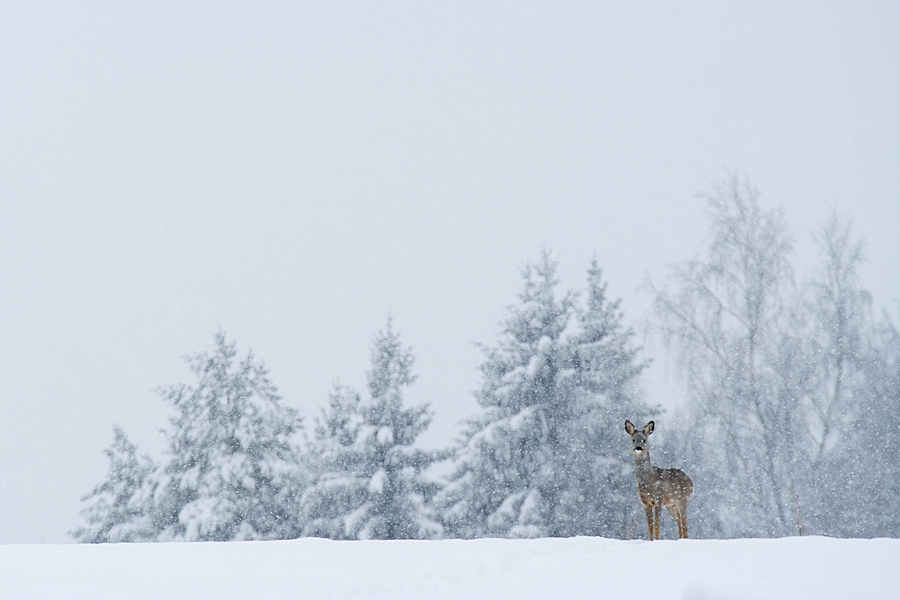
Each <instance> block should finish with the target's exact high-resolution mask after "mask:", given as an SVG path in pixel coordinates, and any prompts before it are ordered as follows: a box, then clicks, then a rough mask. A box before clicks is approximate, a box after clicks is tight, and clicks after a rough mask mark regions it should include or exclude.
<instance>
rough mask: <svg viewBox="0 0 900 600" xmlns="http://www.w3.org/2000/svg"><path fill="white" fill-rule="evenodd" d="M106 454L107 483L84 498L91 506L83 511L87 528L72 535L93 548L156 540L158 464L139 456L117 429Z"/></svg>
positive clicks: (123, 434) (148, 458) (122, 432)
mask: <svg viewBox="0 0 900 600" xmlns="http://www.w3.org/2000/svg"><path fill="white" fill-rule="evenodd" d="M103 453H104V454H106V456H107V457H108V458H109V472H108V473H107V475H106V480H105V481H104V482H103V483H101V484H100V485H98V486H97V487H95V488H94V489H93V491H92V492H91V493H90V494H88V495H87V496H85V497H84V498H82V502H89V503H90V504H88V506H86V507H85V508H84V509H83V510H82V511H81V515H82V516H83V517H84V520H85V521H86V522H87V525H86V526H84V527H79V528H78V529H75V530H74V531H72V532H71V533H70V535H72V537H74V538H75V539H77V540H78V541H79V542H82V543H92V544H97V543H106V542H140V541H149V540H151V539H153V537H154V535H155V531H154V526H153V523H152V520H151V519H152V513H153V510H152V509H153V493H154V491H155V486H156V482H155V479H154V473H155V472H156V470H157V466H156V464H155V463H154V462H153V460H152V459H151V458H150V457H148V456H138V454H137V447H136V446H135V445H134V444H132V443H131V442H130V441H129V440H128V437H127V436H126V435H125V432H124V431H122V429H121V428H120V427H119V426H115V427H113V442H112V444H111V445H110V446H109V448H107V449H106V450H104V451H103Z"/></svg>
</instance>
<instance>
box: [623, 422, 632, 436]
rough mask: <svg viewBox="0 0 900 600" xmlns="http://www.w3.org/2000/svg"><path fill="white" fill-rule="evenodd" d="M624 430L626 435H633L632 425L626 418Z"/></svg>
mask: <svg viewBox="0 0 900 600" xmlns="http://www.w3.org/2000/svg"><path fill="white" fill-rule="evenodd" d="M625 431H626V432H627V433H628V435H634V425H632V423H631V421H629V420H628V419H625Z"/></svg>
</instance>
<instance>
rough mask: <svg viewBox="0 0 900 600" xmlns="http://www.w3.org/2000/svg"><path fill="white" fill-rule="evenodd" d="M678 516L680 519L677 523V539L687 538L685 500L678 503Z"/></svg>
mask: <svg viewBox="0 0 900 600" xmlns="http://www.w3.org/2000/svg"><path fill="white" fill-rule="evenodd" d="M678 516H680V517H681V520H680V521H678V537H679V538H687V536H688V532H687V498H684V499H682V500H679V501H678Z"/></svg>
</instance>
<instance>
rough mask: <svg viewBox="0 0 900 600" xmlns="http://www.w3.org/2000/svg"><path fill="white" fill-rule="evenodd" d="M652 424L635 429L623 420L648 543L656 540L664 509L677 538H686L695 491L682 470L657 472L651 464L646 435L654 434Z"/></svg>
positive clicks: (658, 469)
mask: <svg viewBox="0 0 900 600" xmlns="http://www.w3.org/2000/svg"><path fill="white" fill-rule="evenodd" d="M653 427H654V425H653V421H650V422H649V423H647V425H646V426H645V427H644V429H642V430H641V429H636V428H635V427H634V425H632V424H631V421H625V431H627V432H628V435H630V436H631V453H632V454H634V474H635V475H637V484H638V498H640V500H641V504H643V505H644V511H645V512H646V513H647V531H648V532H649V534H650V539H651V540H654V539H656V540H658V539H659V518H660V513H661V511H662V507H663V506H665V507H666V508H667V509H668V511H669V514H671V515H672V518H673V519H675V522H676V523H677V524H678V538H679V539H681V538H686V537H687V536H688V529H687V501H688V496H690V495H691V493H692V492H693V491H694V483H693V482H692V481H691V478H690V477H688V476H687V473H685V472H684V471H682V470H681V469H660V468H658V467H654V466H653V465H651V464H650V447H649V446H648V445H647V436H649V435H650V434H651V433H653Z"/></svg>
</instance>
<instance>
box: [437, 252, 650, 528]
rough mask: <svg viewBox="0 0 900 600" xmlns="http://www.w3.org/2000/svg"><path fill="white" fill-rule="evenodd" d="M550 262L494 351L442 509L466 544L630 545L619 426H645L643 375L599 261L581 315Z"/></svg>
mask: <svg viewBox="0 0 900 600" xmlns="http://www.w3.org/2000/svg"><path fill="white" fill-rule="evenodd" d="M556 271H557V262H556V261H555V260H554V259H552V257H551V255H550V253H549V252H548V251H546V250H545V251H544V252H543V253H542V256H541V259H540V261H538V262H537V263H534V264H528V265H526V267H525V268H524V270H523V280H524V281H523V288H522V291H521V292H520V294H519V304H517V305H514V306H511V307H510V308H509V309H508V314H507V317H506V319H505V321H504V323H503V331H502V332H501V334H500V338H499V340H498V343H497V345H496V346H494V347H487V348H485V349H484V352H485V361H484V362H483V363H482V365H481V372H482V378H483V379H482V385H481V389H480V390H478V392H476V399H477V400H478V403H479V404H480V405H481V407H482V412H481V413H480V414H478V415H476V416H474V417H472V418H471V419H470V420H469V421H468V423H467V428H466V429H465V431H464V432H463V437H462V439H461V441H460V446H459V448H458V452H457V462H456V465H455V471H454V473H453V475H452V477H451V481H450V483H449V485H448V486H447V488H446V489H445V490H444V492H443V493H442V495H441V498H440V505H441V507H442V508H443V509H444V511H443V516H444V520H445V523H446V526H447V529H448V531H449V532H450V533H451V534H452V535H456V536H460V537H466V538H470V537H482V536H486V535H497V536H511V537H535V536H570V535H591V534H604V535H616V534H618V535H624V526H625V521H626V517H625V513H626V512H627V510H626V508H625V504H624V501H623V498H624V492H623V490H625V489H630V487H633V486H630V484H629V480H628V479H627V478H626V476H625V475H626V473H627V466H628V465H627V464H626V463H627V455H626V454H625V453H624V452H621V451H620V450H621V447H622V443H621V442H622V440H621V437H622V435H621V431H620V429H621V423H620V422H624V420H625V418H627V415H630V414H634V415H640V416H643V415H645V414H646V412H647V411H646V409H644V408H642V407H641V406H640V404H639V403H638V402H637V401H636V399H635V394H634V389H633V388H634V383H635V378H636V377H637V375H638V374H639V373H640V371H641V370H642V368H643V364H641V363H639V362H638V361H637V359H636V350H635V349H634V348H633V347H632V345H631V338H632V337H633V334H632V332H630V331H628V330H626V329H625V328H624V327H623V325H622V322H621V314H620V313H619V312H618V303H609V302H608V301H607V299H606V285H605V284H604V283H603V281H602V274H601V271H600V269H599V267H598V266H597V264H596V261H594V262H593V263H592V265H591V269H590V271H589V274H588V289H587V293H586V300H585V302H584V305H583V307H582V306H581V305H579V304H578V303H577V301H578V299H579V298H578V295H577V294H575V293H573V292H569V293H566V294H564V295H563V296H562V297H561V298H557V296H556V291H555V290H556V286H557V285H558V280H557V276H556Z"/></svg>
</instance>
